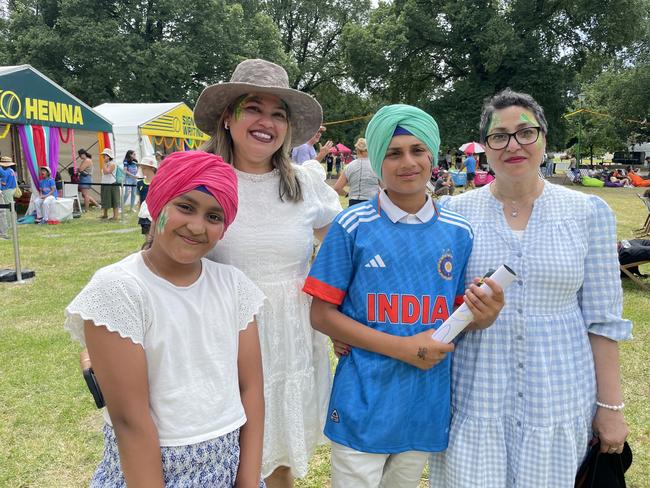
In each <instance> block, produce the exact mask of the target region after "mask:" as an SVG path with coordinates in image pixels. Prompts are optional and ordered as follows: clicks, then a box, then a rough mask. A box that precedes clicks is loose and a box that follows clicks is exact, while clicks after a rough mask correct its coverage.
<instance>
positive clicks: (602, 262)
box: [578, 196, 632, 341]
mask: <svg viewBox="0 0 650 488" xmlns="http://www.w3.org/2000/svg"><path fill="white" fill-rule="evenodd" d="M588 203H589V205H588V215H587V222H586V224H587V229H588V235H587V254H586V256H585V274H584V282H583V284H582V288H581V289H580V291H579V292H578V300H579V303H580V308H581V309H582V316H583V318H584V321H585V326H586V327H587V330H588V332H589V333H591V334H597V335H601V336H604V337H607V338H609V339H612V340H614V341H620V340H625V339H630V338H631V337H632V323H631V322H630V321H629V320H626V319H623V318H622V312H623V290H622V288H621V278H620V271H619V264H618V255H617V251H616V218H615V216H614V213H613V212H612V210H611V209H610V208H609V206H608V205H607V204H606V203H605V202H604V201H603V200H602V199H601V198H599V197H596V196H591V197H590V198H589V202H588Z"/></svg>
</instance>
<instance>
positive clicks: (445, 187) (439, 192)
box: [435, 169, 456, 196]
mask: <svg viewBox="0 0 650 488" xmlns="http://www.w3.org/2000/svg"><path fill="white" fill-rule="evenodd" d="M455 189H456V188H455V187H454V180H452V179H451V173H449V171H447V170H446V169H443V170H442V171H441V172H440V176H439V177H438V179H437V180H436V186H435V195H436V196H443V195H453V194H454V190H455Z"/></svg>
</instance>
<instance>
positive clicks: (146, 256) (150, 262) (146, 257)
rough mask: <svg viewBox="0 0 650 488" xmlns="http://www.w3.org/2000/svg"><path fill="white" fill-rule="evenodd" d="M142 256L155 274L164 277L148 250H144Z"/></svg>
mask: <svg viewBox="0 0 650 488" xmlns="http://www.w3.org/2000/svg"><path fill="white" fill-rule="evenodd" d="M142 258H143V259H144V262H145V264H146V265H147V266H149V268H151V271H153V274H155V275H156V276H160V277H161V278H162V275H161V274H160V271H158V269H157V268H156V267H155V266H154V264H153V262H152V261H151V258H150V257H149V255H148V254H147V251H144V252H143V253H142Z"/></svg>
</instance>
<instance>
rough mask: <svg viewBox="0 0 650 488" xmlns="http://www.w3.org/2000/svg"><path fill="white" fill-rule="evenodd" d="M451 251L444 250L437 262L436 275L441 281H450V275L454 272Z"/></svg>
mask: <svg viewBox="0 0 650 488" xmlns="http://www.w3.org/2000/svg"><path fill="white" fill-rule="evenodd" d="M452 260H453V257H452V255H451V251H450V250H449V249H446V250H445V251H443V253H442V256H440V259H439V260H438V274H439V275H440V277H441V278H442V279H443V280H451V273H452V271H453V270H454V265H453V262H452Z"/></svg>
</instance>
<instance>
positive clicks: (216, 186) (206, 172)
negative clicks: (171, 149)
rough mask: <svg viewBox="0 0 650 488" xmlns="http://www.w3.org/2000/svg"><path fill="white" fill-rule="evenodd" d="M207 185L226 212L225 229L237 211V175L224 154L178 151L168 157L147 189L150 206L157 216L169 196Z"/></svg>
mask: <svg viewBox="0 0 650 488" xmlns="http://www.w3.org/2000/svg"><path fill="white" fill-rule="evenodd" d="M199 186H204V187H205V188H207V190H208V191H209V192H210V194H212V196H214V198H216V199H217V201H218V202H219V205H221V208H223V213H224V224H225V225H224V230H225V229H227V228H228V226H229V225H230V224H231V223H232V221H233V220H235V215H237V175H235V172H234V170H233V169H232V167H231V166H230V165H229V164H228V163H226V162H225V161H224V160H223V159H222V158H221V156H217V155H215V154H210V153H206V152H203V151H183V152H175V153H172V154H170V155H169V156H167V157H166V158H165V164H163V165H162V166H161V167H160V169H159V170H158V172H157V173H156V176H154V177H153V180H152V181H151V186H150V187H149V193H147V207H148V208H149V213H150V214H151V218H152V219H153V220H156V219H157V218H158V215H159V214H160V211H161V210H162V208H163V207H164V206H165V205H167V203H169V201H170V200H172V199H174V198H176V197H177V196H179V195H182V194H183V193H187V192H188V191H192V190H194V189H196V188H197V187H199Z"/></svg>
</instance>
